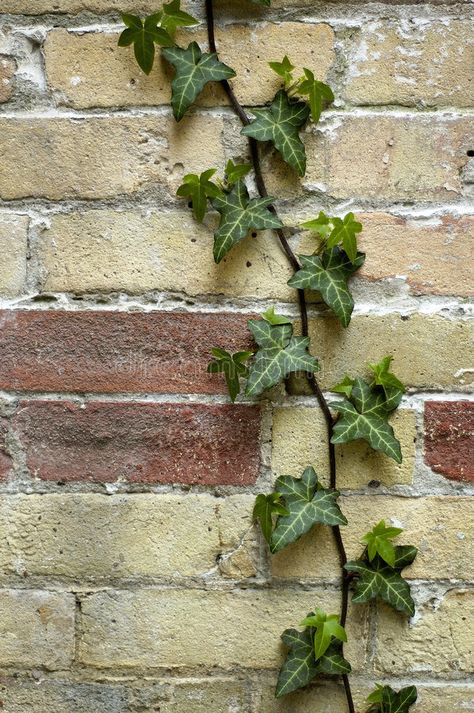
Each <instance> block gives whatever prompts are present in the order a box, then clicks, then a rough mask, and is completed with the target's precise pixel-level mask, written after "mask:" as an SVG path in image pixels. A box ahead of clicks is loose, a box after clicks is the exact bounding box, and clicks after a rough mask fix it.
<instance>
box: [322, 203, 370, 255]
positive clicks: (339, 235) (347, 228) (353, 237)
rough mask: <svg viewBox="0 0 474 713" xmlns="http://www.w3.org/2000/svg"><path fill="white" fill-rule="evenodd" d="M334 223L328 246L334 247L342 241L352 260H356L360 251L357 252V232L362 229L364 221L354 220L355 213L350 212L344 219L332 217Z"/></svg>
mask: <svg viewBox="0 0 474 713" xmlns="http://www.w3.org/2000/svg"><path fill="white" fill-rule="evenodd" d="M331 222H332V223H333V225H334V228H333V229H332V232H331V234H330V235H329V237H328V240H327V247H328V248H333V247H335V246H336V245H339V243H342V247H343V248H344V250H345V252H346V253H347V256H348V258H349V260H351V262H355V261H356V260H357V257H358V255H359V253H358V252H357V233H360V232H361V231H362V223H358V222H357V221H356V220H354V213H348V214H347V215H346V216H345V217H344V219H341V218H331Z"/></svg>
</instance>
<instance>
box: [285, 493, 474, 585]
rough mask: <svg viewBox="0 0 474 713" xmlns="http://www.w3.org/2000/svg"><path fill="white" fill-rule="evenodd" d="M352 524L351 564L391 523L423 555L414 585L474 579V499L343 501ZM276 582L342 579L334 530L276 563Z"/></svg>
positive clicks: (348, 532) (315, 534) (347, 533)
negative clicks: (366, 540)
mask: <svg viewBox="0 0 474 713" xmlns="http://www.w3.org/2000/svg"><path fill="white" fill-rule="evenodd" d="M339 504H340V506H341V509H342V511H343V512H344V514H345V516H346V517H347V519H348V521H349V524H348V525H347V526H346V527H343V528H342V537H343V540H344V543H345V546H346V550H347V556H348V558H349V559H357V557H359V556H360V555H361V554H362V551H363V548H364V546H363V545H362V544H361V538H362V535H363V534H364V533H365V532H367V531H368V530H369V529H371V527H373V525H375V524H376V523H377V522H379V520H382V519H385V520H386V521H389V520H390V519H391V518H392V522H393V523H394V524H396V525H397V527H398V526H400V527H403V528H404V531H403V533H402V535H400V537H399V538H398V540H397V542H399V543H400V544H411V545H415V546H416V547H417V548H418V550H419V552H418V555H417V558H416V560H415V562H414V563H413V565H411V567H409V568H407V569H405V570H404V573H403V576H404V577H406V578H408V579H427V580H436V579H459V580H464V581H468V582H469V581H471V580H472V579H473V578H474V562H473V560H472V557H471V555H470V553H471V550H472V545H473V541H474V524H473V522H474V520H473V509H474V503H473V499H472V498H469V497H448V496H444V497H443V496H441V497H426V498H401V497H394V496H381V495H378V496H377V495H374V496H348V497H342V498H341V499H340V500H339ZM272 565H273V574H274V576H276V577H283V578H286V577H295V578H298V579H301V578H309V579H324V578H327V577H335V578H336V577H338V576H339V569H338V558H337V552H336V549H335V545H334V541H333V537H332V534H331V531H330V529H329V528H327V527H324V526H322V525H318V526H316V528H315V529H313V530H312V531H311V532H309V533H308V534H307V535H305V536H304V537H303V538H301V540H299V541H298V542H296V543H295V544H293V545H290V546H289V547H287V548H286V549H285V550H283V551H282V552H281V553H279V554H277V555H275V556H274V557H273V559H272Z"/></svg>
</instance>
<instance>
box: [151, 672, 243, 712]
mask: <svg viewBox="0 0 474 713" xmlns="http://www.w3.org/2000/svg"><path fill="white" fill-rule="evenodd" d="M159 710H160V713H237V712H238V713H250V704H249V702H248V693H247V690H246V686H245V683H241V682H238V681H233V680H231V679H220V678H218V679H215V680H212V679H208V680H207V681H205V680H202V681H200V680H190V681H187V682H183V683H178V684H177V685H176V686H175V687H174V690H173V696H172V698H171V699H170V700H168V701H165V702H163V703H161V704H160V708H159Z"/></svg>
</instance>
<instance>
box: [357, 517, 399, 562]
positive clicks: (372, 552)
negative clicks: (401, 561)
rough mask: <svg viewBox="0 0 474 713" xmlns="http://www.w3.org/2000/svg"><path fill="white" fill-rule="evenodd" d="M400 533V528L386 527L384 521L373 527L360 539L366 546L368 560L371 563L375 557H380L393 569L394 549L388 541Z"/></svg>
mask: <svg viewBox="0 0 474 713" xmlns="http://www.w3.org/2000/svg"><path fill="white" fill-rule="evenodd" d="M402 532H403V530H402V529H401V528H400V527H386V525H385V520H381V521H380V522H379V523H378V524H377V525H375V527H374V528H373V529H372V530H371V531H370V532H368V533H367V534H366V535H364V537H363V538H362V542H363V543H364V544H366V545H367V553H368V555H369V560H370V561H371V562H372V560H373V559H374V558H375V556H376V555H380V557H381V558H382V559H383V560H384V561H385V562H386V563H387V564H389V565H390V567H395V547H394V545H393V544H392V543H391V542H390V540H392V539H393V538H394V537H398V535H400V534H401V533H402Z"/></svg>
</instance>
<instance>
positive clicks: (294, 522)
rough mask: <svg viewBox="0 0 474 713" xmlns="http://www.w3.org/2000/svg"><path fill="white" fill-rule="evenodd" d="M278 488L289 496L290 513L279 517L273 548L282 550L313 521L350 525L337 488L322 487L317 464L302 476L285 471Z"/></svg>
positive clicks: (286, 498) (310, 526) (271, 545)
mask: <svg viewBox="0 0 474 713" xmlns="http://www.w3.org/2000/svg"><path fill="white" fill-rule="evenodd" d="M275 488H276V490H277V491H278V492H279V493H281V494H282V496H283V497H284V499H285V504H286V507H287V508H288V515H282V516H280V517H279V518H278V520H277V523H276V526H275V530H274V531H273V535H272V539H271V543H270V549H271V551H272V552H279V551H280V550H282V549H283V548H284V547H286V546H287V545H289V544H291V543H292V542H295V541H296V540H298V539H299V538H300V537H301V536H302V535H304V533H305V532H308V530H310V529H311V528H312V527H313V525H316V524H317V523H322V524H323V525H347V520H346V518H345V517H344V515H343V514H342V512H341V510H340V508H339V505H338V504H337V502H336V501H337V498H338V497H339V493H338V492H337V490H330V489H325V488H323V487H321V486H320V485H319V483H318V476H317V475H316V473H315V471H314V468H311V467H309V468H306V470H305V471H304V473H303V475H302V476H301V478H293V477H292V476H290V475H283V476H281V477H280V478H278V479H277V481H276V484H275Z"/></svg>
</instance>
